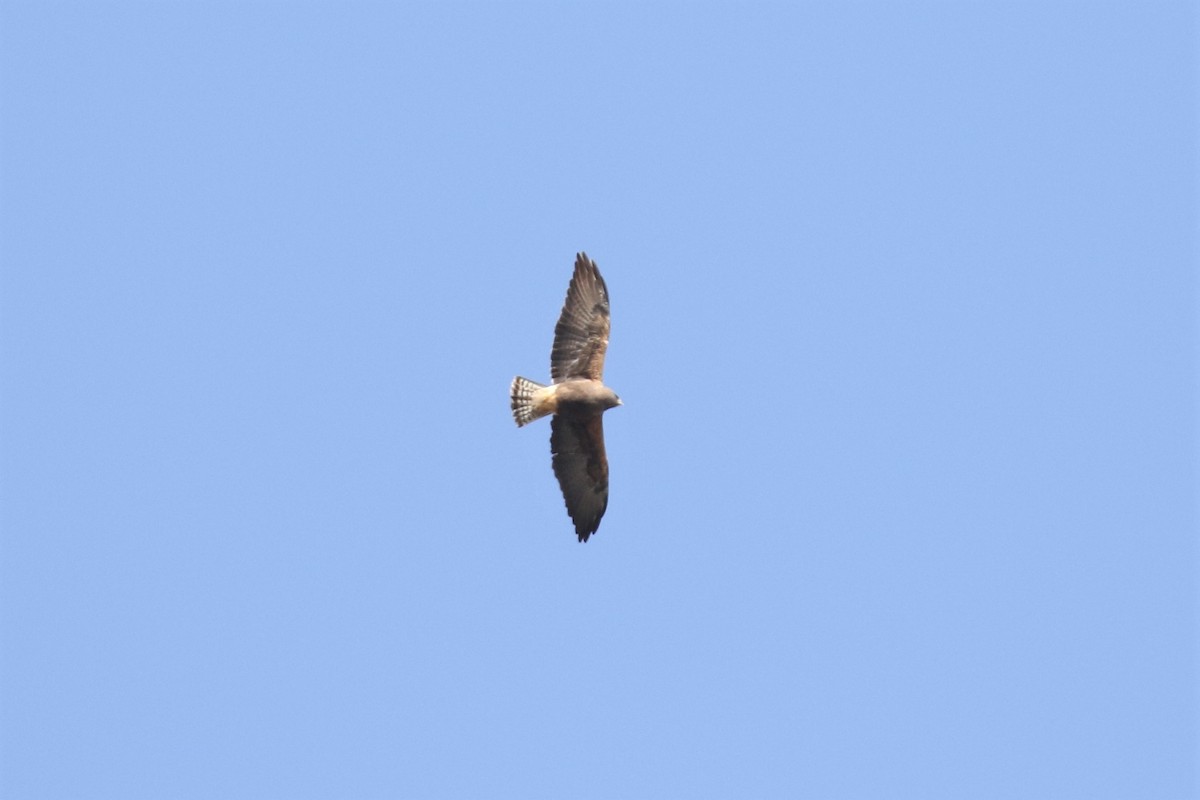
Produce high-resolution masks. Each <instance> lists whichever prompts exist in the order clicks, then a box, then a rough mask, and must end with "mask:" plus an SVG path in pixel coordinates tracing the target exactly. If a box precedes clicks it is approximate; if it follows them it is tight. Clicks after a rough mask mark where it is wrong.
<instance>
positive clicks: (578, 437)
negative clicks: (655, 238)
mask: <svg viewBox="0 0 1200 800" xmlns="http://www.w3.org/2000/svg"><path fill="white" fill-rule="evenodd" d="M608 325H609V323H608V288H607V287H606V286H605V285H604V279H603V278H601V277H600V270H598V269H596V262H595V261H592V260H591V259H590V258H588V257H587V253H580V254H579V255H577V256H576V257H575V274H574V275H573V276H571V285H570V286H568V287H567V300H566V302H565V303H563V310H562V314H561V315H560V316H559V318H558V324H557V325H556V326H554V347H553V348H552V349H551V351H550V381H551V384H550V385H549V386H543V385H542V384H540V383H534V382H533V381H531V380H529V379H528V378H522V377H519V376H518V377H516V378H513V382H512V388H511V390H510V396H511V398H512V413H513V419H515V420H516V421H517V426H518V427H519V426H521V425H526V424H528V423H530V422H533V421H534V420H535V419H537V418H539V417H544V416H546V415H547V414H553V415H554V416H553V417H552V418H551V419H550V452H551V453H552V454H553V464H554V475H555V476H556V477H557V478H558V485H559V486H560V487H562V493H563V500H564V501H566V504H567V513H568V514H570V515H571V520H572V521H573V522H574V523H575V533H576V534H577V535H578V536H579V541H581V542H586V541H587V540H588V537H589V536H591V535H592V534H593V533H595V532H596V529H597V528H599V527H600V518H601V517H603V516H604V509H606V508H607V507H608V458H607V457H606V456H605V455H604V428H603V427H602V425H601V422H600V420H601V415H603V414H604V412H605V411H607V410H608V409H610V408H613V407H614V406H619V405H621V398H619V397H617V395H616V392H614V391H613V390H612V389H610V388H608V387H607V386H605V385H604V382H603V381H602V380H601V375H602V374H603V372H604V351H605V350H606V349H608Z"/></svg>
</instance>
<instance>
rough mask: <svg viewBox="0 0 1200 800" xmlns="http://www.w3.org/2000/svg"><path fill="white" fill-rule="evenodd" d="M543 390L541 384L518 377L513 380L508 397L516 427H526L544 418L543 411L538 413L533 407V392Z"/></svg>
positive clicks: (544, 413)
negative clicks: (510, 398)
mask: <svg viewBox="0 0 1200 800" xmlns="http://www.w3.org/2000/svg"><path fill="white" fill-rule="evenodd" d="M545 388H546V387H545V386H543V385H542V384H540V383H534V382H533V381H531V380H529V379H528V378H522V377H520V376H517V377H516V378H513V382H512V388H511V389H510V390H509V395H510V396H511V397H512V415H513V419H515V420H516V421H517V427H520V426H522V425H527V424H529V423H530V422H533V421H534V420H535V419H537V418H538V417H544V416H546V412H545V411H543V412H541V413H538V412H537V411H536V410H534V406H533V394H534V392H536V391H537V390H538V389H545Z"/></svg>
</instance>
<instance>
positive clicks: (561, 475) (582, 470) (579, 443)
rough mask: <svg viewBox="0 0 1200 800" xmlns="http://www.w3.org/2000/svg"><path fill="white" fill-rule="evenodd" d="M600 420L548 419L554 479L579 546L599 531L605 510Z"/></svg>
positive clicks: (605, 464)
mask: <svg viewBox="0 0 1200 800" xmlns="http://www.w3.org/2000/svg"><path fill="white" fill-rule="evenodd" d="M600 420H601V417H600V415H599V414H596V415H595V416H594V417H586V418H583V419H579V418H572V417H566V416H564V415H562V414H555V415H554V416H553V417H552V418H551V419H550V452H551V453H553V454H554V475H555V477H557V478H558V485H559V486H560V487H561V488H562V493H563V500H564V501H565V502H566V504H567V513H568V514H570V515H571V520H572V521H573V522H574V523H575V533H576V535H578V536H579V541H581V542H586V541H587V540H588V537H589V536H591V535H592V534H593V533H595V532H596V529H597V528H599V527H600V518H601V517H603V516H604V510H605V509H606V508H608V458H607V457H606V456H605V455H604V427H603V425H602V424H601V421H600Z"/></svg>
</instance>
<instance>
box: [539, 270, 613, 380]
mask: <svg viewBox="0 0 1200 800" xmlns="http://www.w3.org/2000/svg"><path fill="white" fill-rule="evenodd" d="M608 325H609V323H608V287H606V286H605V285H604V278H601V277H600V270H598V269H596V262H595V261H592V260H591V259H590V258H588V257H587V253H580V254H579V255H577V256H576V257H575V274H574V275H572V276H571V285H570V286H568V287H567V300H566V302H565V303H563V310H562V314H561V315H560V316H559V318H558V324H557V325H555V326H554V348H553V349H552V350H551V351H550V379H551V380H552V381H553V382H554V383H561V382H563V381H565V380H570V379H572V378H587V379H590V380H594V381H598V380H600V376H601V374H602V373H603V372H604V352H605V350H607V349H608Z"/></svg>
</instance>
